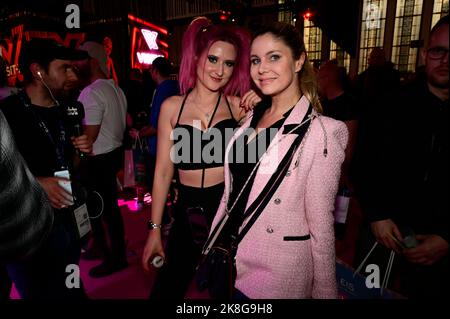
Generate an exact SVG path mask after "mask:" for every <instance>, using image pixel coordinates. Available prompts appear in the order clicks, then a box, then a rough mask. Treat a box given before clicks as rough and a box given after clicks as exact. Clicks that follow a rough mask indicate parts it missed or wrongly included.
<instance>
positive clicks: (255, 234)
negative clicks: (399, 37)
mask: <svg viewBox="0 0 450 319" xmlns="http://www.w3.org/2000/svg"><path fill="white" fill-rule="evenodd" d="M108 40H109V39H107V38H106V40H105V41H104V43H96V42H93V41H87V42H85V43H83V44H82V45H81V46H80V47H78V48H77V49H70V48H67V47H64V46H62V45H60V44H57V43H56V42H55V41H53V40H48V39H31V40H30V41H29V42H27V43H26V44H25V45H24V47H23V49H22V52H21V55H20V63H19V64H20V70H21V74H22V75H23V83H22V86H21V88H20V89H19V90H16V89H8V90H2V100H1V102H0V111H1V112H0V173H1V179H0V209H1V212H0V240H1V241H0V298H4V299H7V298H8V296H9V291H10V289H11V283H12V282H13V283H14V284H15V286H16V289H17V291H18V292H19V294H20V297H21V298H23V299H29V300H40V299H71V300H86V299H87V298H88V297H87V295H86V293H85V291H84V288H83V284H82V283H81V286H80V287H79V288H78V289H68V288H67V285H66V277H67V272H66V267H67V266H68V265H78V264H79V260H80V257H81V252H82V247H83V250H84V251H85V252H84V255H85V256H84V257H85V258H89V259H103V262H102V263H100V264H99V265H97V266H95V267H93V268H92V269H90V271H89V275H90V276H91V277H93V278H101V277H105V276H109V275H111V274H113V273H115V272H118V271H120V270H122V269H124V268H126V267H127V266H128V262H127V255H126V240H125V231H124V223H123V217H122V215H121V212H120V209H119V207H118V196H119V194H118V188H119V187H118V182H117V173H118V172H119V170H120V169H121V168H122V167H123V162H124V149H125V148H126V147H129V145H127V143H126V140H127V139H130V140H133V141H136V140H139V141H140V142H141V141H145V143H144V144H145V145H147V146H148V147H145V148H144V149H143V151H145V154H144V160H145V168H146V171H147V178H146V181H145V183H144V184H143V185H139V187H138V192H137V200H138V201H139V202H141V203H142V202H143V194H144V193H145V192H149V193H150V194H151V198H152V201H151V219H150V220H149V222H148V238H147V242H146V244H145V247H144V251H143V255H142V267H143V268H144V269H145V270H146V271H154V269H155V268H154V267H153V266H152V264H153V265H155V263H158V262H161V261H162V262H161V263H162V268H161V269H160V270H159V271H158V274H157V278H156V282H155V284H154V286H153V288H152V290H151V294H150V298H151V299H176V300H181V299H183V298H204V297H205V296H207V297H208V298H229V299H236V300H243V299H261V298H262V299H301V298H327V299H330V298H338V296H339V294H338V286H337V281H336V254H337V253H338V254H339V252H340V250H342V249H344V250H345V249H346V247H347V249H352V250H353V249H354V250H355V251H354V254H352V256H351V261H350V262H351V263H353V264H352V266H353V267H354V268H356V267H357V266H358V265H359V264H360V263H361V262H366V260H365V258H364V257H365V256H366V255H367V253H368V252H369V251H370V248H371V247H372V245H373V244H374V243H375V242H377V243H379V244H380V245H379V246H380V247H379V248H378V250H376V251H375V252H374V253H373V254H372V255H371V256H370V258H371V259H370V260H371V261H370V262H372V263H376V264H377V265H380V266H383V265H386V264H387V261H388V256H389V253H390V252H391V251H393V252H395V254H396V256H397V257H396V259H395V261H394V264H393V267H392V273H393V275H392V278H393V279H392V280H391V284H390V285H389V288H391V289H392V290H394V291H396V292H398V293H399V294H400V295H402V296H404V297H407V298H431V297H438V298H442V297H445V296H448V294H449V291H448V289H447V284H448V282H449V270H448V269H449V267H448V266H449V265H448V251H449V245H448V238H449V237H448V235H449V230H448V226H449V225H448V221H449V219H448V215H449V206H448V198H447V196H446V195H447V193H448V184H449V176H448V163H449V161H448V146H449V145H448V133H449V132H448V106H449V105H448V91H449V83H448V74H449V73H448V46H449V20H448V16H445V17H443V18H442V19H441V20H439V22H437V24H436V25H435V26H434V27H433V29H432V30H431V31H430V37H429V42H428V43H427V44H426V45H425V47H424V48H423V50H422V58H423V62H424V71H423V72H424V73H423V74H418V76H417V79H416V80H415V81H411V83H408V84H403V83H401V81H400V76H399V73H398V71H396V70H395V69H394V68H393V65H392V64H391V63H389V62H388V61H386V58H385V53H384V51H383V50H382V49H381V48H376V49H374V50H373V52H372V53H371V55H370V58H369V67H368V69H367V70H366V71H365V72H363V73H362V74H360V75H359V76H358V78H357V79H355V81H353V82H354V83H352V81H350V80H349V78H348V76H347V73H346V70H345V68H343V67H341V66H339V64H338V62H337V61H336V60H331V61H323V63H321V65H320V67H318V68H314V67H313V65H312V63H311V62H310V60H309V59H308V54H307V50H306V48H305V44H304V42H303V39H302V37H301V35H300V33H299V32H298V30H297V29H296V28H295V27H294V26H292V25H290V24H286V23H281V22H277V23H270V24H267V25H262V26H260V28H259V29H258V30H256V31H255V32H253V33H252V34H251V33H250V32H249V31H248V30H246V29H244V28H241V27H230V26H223V25H215V24H212V23H211V21H210V20H208V19H207V18H205V17H199V18H196V19H194V20H193V21H192V22H191V23H190V25H189V27H188V28H187V29H186V31H185V34H184V37H183V43H182V48H183V52H182V59H181V63H180V68H179V73H178V74H177V76H176V77H175V78H177V80H175V79H174V76H173V72H172V64H171V63H170V61H169V60H167V59H166V58H163V57H159V58H157V59H155V60H154V62H153V65H152V68H151V70H150V71H149V72H150V75H149V76H151V79H152V80H153V84H152V87H153V88H154V93H153V95H152V98H151V99H150V98H149V96H146V95H145V94H143V93H144V91H145V90H149V89H150V88H149V87H146V85H147V84H143V82H142V81H138V77H139V74H138V73H139V71H137V73H136V74H134V73H133V72H134V71H136V70H132V74H134V75H133V79H132V80H131V81H128V82H127V84H126V85H124V86H123V90H122V88H121V87H120V86H119V85H118V83H117V82H118V80H117V75H116V73H115V71H114V68H113V67H112V66H111V58H110V53H111V43H110V41H108ZM137 82H140V84H139V86H136V85H137V84H136V83H137ZM2 86H6V85H4V83H2ZM3 93H4V94H3ZM131 144H133V143H131ZM174 180H175V182H174ZM173 188H175V189H176V194H177V196H176V198H177V200H176V202H174V209H173V212H172V216H171V217H173V219H174V221H173V223H172V225H171V228H170V232H169V235H168V238H167V244H166V245H164V236H163V232H162V230H163V228H164V226H165V225H164V224H165V219H164V218H165V214H166V209H165V208H166V202H167V200H168V195H169V194H170V193H171V191H172V189H173ZM341 193H345V194H347V195H348V196H351V198H352V201H355V202H357V203H358V205H356V206H357V207H360V210H359V211H357V212H355V211H352V210H350V211H349V212H348V215H347V221H348V222H347V228H346V229H345V230H344V232H345V234H342V233H340V232H341V230H340V229H338V228H335V227H336V221H335V216H334V215H333V212H334V210H335V208H336V205H337V204H336V198H337V194H341ZM353 207H354V206H353ZM355 214H360V215H361V221H360V222H358V223H357V224H352V222H354V221H355ZM351 227H353V231H354V232H355V233H356V237H355V236H353V235H352V236H353V237H352V239H351V240H352V242H351V243H348V246H345V241H346V240H348V234H349V232H351V231H352V229H351ZM343 243H344V246H342V245H343ZM339 244H340V245H341V246H339ZM338 247H339V249H338V250H337V248H338ZM158 266H160V265H158ZM388 268H389V269H383V271H391V270H390V268H391V267H388Z"/></svg>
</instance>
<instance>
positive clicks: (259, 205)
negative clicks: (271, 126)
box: [232, 134, 304, 249]
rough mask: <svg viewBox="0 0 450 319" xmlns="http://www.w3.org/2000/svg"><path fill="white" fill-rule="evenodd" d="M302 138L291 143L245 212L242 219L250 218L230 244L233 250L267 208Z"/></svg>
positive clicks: (299, 137)
mask: <svg viewBox="0 0 450 319" xmlns="http://www.w3.org/2000/svg"><path fill="white" fill-rule="evenodd" d="M303 136H304V134H303V135H302V136H298V137H297V138H296V139H295V141H294V143H292V145H291V147H290V148H289V150H288V153H287V154H286V156H285V157H284V158H283V160H282V162H281V163H280V165H279V166H278V168H277V171H276V172H275V174H273V175H272V176H271V178H270V180H269V182H268V183H267V186H266V187H265V188H264V189H263V191H262V192H261V193H260V194H259V196H258V197H257V198H256V200H255V201H254V202H253V203H252V205H250V207H249V208H248V210H247V211H246V212H245V216H244V219H245V218H247V217H248V216H251V218H250V220H249V221H248V222H247V224H246V225H245V226H244V228H243V229H242V230H241V231H240V232H239V234H238V236H237V237H236V239H235V240H234V241H233V243H232V246H234V247H233V249H236V248H237V245H238V244H239V243H240V242H241V240H242V239H243V238H244V236H245V235H246V234H247V232H248V231H249V230H250V228H251V227H252V226H253V224H254V223H255V222H256V220H257V219H258V217H259V216H260V215H261V213H262V212H263V211H264V208H265V207H266V206H267V203H268V202H269V201H270V199H271V198H272V196H269V195H270V194H274V193H275V191H276V190H277V189H278V187H279V186H280V184H281V182H282V181H283V179H284V176H286V173H287V171H288V170H289V166H290V164H291V162H292V159H293V158H294V155H295V152H296V151H297V149H298V148H299V146H300V142H301V141H302V138H303ZM244 219H243V220H244Z"/></svg>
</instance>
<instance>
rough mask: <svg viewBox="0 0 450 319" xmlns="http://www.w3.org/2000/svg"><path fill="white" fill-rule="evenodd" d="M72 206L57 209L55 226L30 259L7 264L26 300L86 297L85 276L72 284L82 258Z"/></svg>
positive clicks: (20, 292) (79, 298) (18, 289)
mask: <svg viewBox="0 0 450 319" xmlns="http://www.w3.org/2000/svg"><path fill="white" fill-rule="evenodd" d="M70 214H72V212H70V211H69V210H68V209H65V210H60V211H55V221H54V223H53V228H52V230H51V232H50V234H49V236H48V238H47V240H46V241H45V243H44V244H43V246H42V247H41V248H40V249H39V250H38V251H36V253H35V254H33V256H31V257H30V258H28V259H26V260H23V261H17V262H14V263H10V264H8V265H7V270H8V274H9V277H10V278H11V280H12V281H13V282H14V284H15V287H16V289H17V291H18V292H19V294H20V297H21V298H22V299H25V300H72V301H73V300H85V299H87V296H86V293H85V291H84V288H83V283H82V281H81V278H79V277H78V276H76V277H77V279H78V280H77V282H78V283H79V286H68V285H67V280H69V282H71V281H72V279H71V278H72V277H71V275H72V274H73V275H76V273H75V272H73V270H71V269H72V268H69V271H68V268H67V266H69V265H72V267H74V266H77V265H78V262H79V260H80V253H81V246H80V241H79V239H78V234H77V233H76V232H77V230H76V225H75V224H74V221H73V217H72V216H71V215H70Z"/></svg>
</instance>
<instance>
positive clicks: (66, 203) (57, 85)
mask: <svg viewBox="0 0 450 319" xmlns="http://www.w3.org/2000/svg"><path fill="white" fill-rule="evenodd" d="M85 57H86V54H85V53H84V52H82V51H77V50H72V49H69V48H66V47H64V46H62V45H59V44H57V43H56V42H55V41H53V40H50V39H32V40H31V41H29V42H28V43H26V44H25V45H24V47H23V48H22V51H21V54H20V57H19V67H20V69H21V73H22V75H23V78H24V87H23V90H22V91H21V92H20V93H18V94H16V95H12V96H10V97H8V98H6V99H5V100H3V101H2V102H1V104H0V109H1V110H2V111H3V113H4V115H5V117H6V119H7V121H8V124H9V126H10V127H11V130H12V132H13V135H14V139H15V142H16V145H17V148H18V150H19V152H20V153H21V155H22V156H23V158H24V159H25V162H26V163H27V165H28V167H29V169H30V171H31V173H32V174H33V175H34V176H35V177H36V179H37V181H38V182H39V183H40V185H41V186H42V188H43V189H44V191H45V193H46V195H47V197H48V199H49V200H50V203H51V205H52V207H53V214H54V223H53V227H52V229H51V231H50V233H49V235H48V238H47V239H46V241H45V242H44V243H43V244H42V246H41V248H40V249H39V250H38V251H37V252H36V253H35V254H34V255H33V256H32V257H31V258H29V259H26V260H22V261H19V262H15V263H10V264H8V265H7V269H8V274H9V276H10V278H11V279H12V281H13V282H14V284H15V286H16V289H17V290H18V292H19V294H20V296H21V297H22V298H23V299H29V300H36V299H84V298H86V294H85V292H84V290H83V287H82V284H81V281H80V280H78V283H79V285H77V284H75V285H74V287H73V286H70V287H69V285H67V276H68V275H69V274H68V273H66V269H67V267H68V266H72V267H73V265H78V262H79V258H80V252H81V249H80V247H81V246H80V241H79V238H80V234H81V232H80V228H79V225H77V223H76V218H77V216H76V212H77V209H78V208H79V207H78V204H77V202H78V201H79V197H77V196H76V194H77V192H76V189H74V193H73V194H72V192H71V190H72V189H71V181H70V178H72V179H73V175H75V174H74V173H75V171H74V166H75V163H76V159H77V157H78V154H80V153H90V152H91V151H92V143H91V142H90V141H89V139H88V138H87V136H86V135H84V134H82V135H80V136H77V137H75V136H71V134H70V130H69V127H68V125H67V121H66V117H65V114H66V112H65V108H64V105H63V104H64V103H63V102H62V101H63V100H64V96H65V94H66V93H67V87H68V86H69V84H70V83H72V81H74V80H76V75H75V74H74V73H73V70H72V62H71V61H74V60H80V59H84V58H85ZM60 104H61V105H60ZM71 175H72V176H71ZM74 195H75V196H74ZM80 207H82V206H80ZM75 208H76V209H75ZM83 209H84V208H83ZM78 212H79V211H78ZM77 226H78V227H77ZM75 281H77V280H75Z"/></svg>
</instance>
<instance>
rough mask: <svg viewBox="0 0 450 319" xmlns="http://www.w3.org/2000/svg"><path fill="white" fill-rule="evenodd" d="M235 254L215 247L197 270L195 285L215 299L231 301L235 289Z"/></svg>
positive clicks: (205, 256)
mask: <svg viewBox="0 0 450 319" xmlns="http://www.w3.org/2000/svg"><path fill="white" fill-rule="evenodd" d="M234 279H235V278H234V263H233V254H232V253H231V252H230V251H229V250H228V249H225V248H222V247H219V246H214V247H212V248H211V250H210V251H209V253H208V254H207V255H204V259H203V260H202V262H201V263H200V264H199V266H198V268H197V272H196V275H195V277H194V284H196V285H197V289H198V290H199V291H200V292H205V293H207V296H209V297H210V298H213V299H231V297H232V293H233V287H234Z"/></svg>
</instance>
